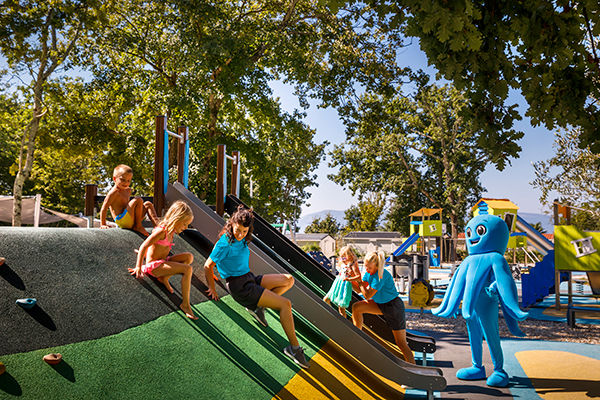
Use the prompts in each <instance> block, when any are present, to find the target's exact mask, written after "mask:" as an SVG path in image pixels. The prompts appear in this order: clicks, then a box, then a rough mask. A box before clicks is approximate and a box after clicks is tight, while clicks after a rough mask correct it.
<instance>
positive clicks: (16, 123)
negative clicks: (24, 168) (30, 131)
mask: <svg viewBox="0 0 600 400" xmlns="http://www.w3.org/2000/svg"><path fill="white" fill-rule="evenodd" d="M23 114H24V113H23V110H22V108H21V106H20V103H19V99H18V96H17V94H16V93H12V94H8V93H0V143H2V146H1V147H0V194H2V195H9V194H11V193H12V188H13V185H14V181H15V180H14V173H13V174H11V172H13V170H14V169H15V168H16V165H15V160H16V159H17V157H18V149H19V145H18V139H19V134H18V132H19V130H20V129H21V127H22V126H23V125H24V121H25V120H26V116H25V115H23ZM15 172H16V171H15Z"/></svg>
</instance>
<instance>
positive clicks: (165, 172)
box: [163, 129, 169, 194]
mask: <svg viewBox="0 0 600 400" xmlns="http://www.w3.org/2000/svg"><path fill="white" fill-rule="evenodd" d="M168 185H169V134H168V133H167V130H166V129H165V145H164V151H163V193H164V194H166V193H167V187H168Z"/></svg>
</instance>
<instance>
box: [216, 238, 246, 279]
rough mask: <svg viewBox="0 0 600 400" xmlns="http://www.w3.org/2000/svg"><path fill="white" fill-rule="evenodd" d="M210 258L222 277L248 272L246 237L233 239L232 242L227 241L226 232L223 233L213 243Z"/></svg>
mask: <svg viewBox="0 0 600 400" xmlns="http://www.w3.org/2000/svg"><path fill="white" fill-rule="evenodd" d="M210 259H211V260H213V261H214V262H215V263H216V264H217V270H218V271H219V275H221V278H223V279H226V278H229V277H230V276H241V275H244V274H247V273H248V272H250V266H249V261H250V250H249V249H248V245H247V244H246V239H242V240H240V241H237V240H235V239H233V243H229V240H228V238H227V234H226V233H224V234H223V235H221V237H220V238H219V240H218V241H217V243H215V247H213V249H212V252H211V253H210Z"/></svg>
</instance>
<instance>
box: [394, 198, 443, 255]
mask: <svg viewBox="0 0 600 400" xmlns="http://www.w3.org/2000/svg"><path fill="white" fill-rule="evenodd" d="M435 216H437V218H434V217H435ZM409 217H410V234H411V236H412V235H414V234H417V238H416V239H415V240H414V241H415V242H416V243H415V244H416V246H417V252H419V250H420V252H421V254H423V255H425V254H427V255H428V256H429V265H431V266H432V267H438V266H439V265H440V262H441V260H442V255H443V254H444V250H443V246H444V241H443V239H442V209H441V208H421V209H420V210H418V211H415V212H414V213H412V214H409ZM409 238H410V237H409ZM394 255H398V254H396V251H395V252H394Z"/></svg>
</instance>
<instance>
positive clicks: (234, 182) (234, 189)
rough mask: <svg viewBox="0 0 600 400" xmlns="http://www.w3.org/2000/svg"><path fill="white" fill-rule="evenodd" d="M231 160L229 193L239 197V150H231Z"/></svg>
mask: <svg viewBox="0 0 600 400" xmlns="http://www.w3.org/2000/svg"><path fill="white" fill-rule="evenodd" d="M231 155H232V157H233V162H232V166H231V194H233V195H234V196H235V197H237V198H239V197H240V167H241V162H240V152H239V151H237V150H236V151H232V152H231Z"/></svg>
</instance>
